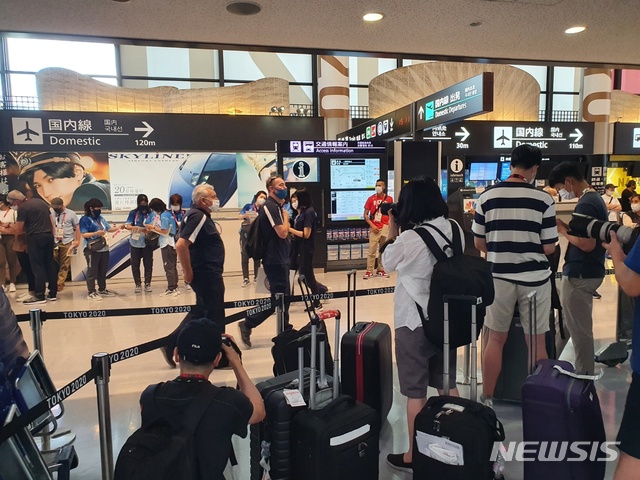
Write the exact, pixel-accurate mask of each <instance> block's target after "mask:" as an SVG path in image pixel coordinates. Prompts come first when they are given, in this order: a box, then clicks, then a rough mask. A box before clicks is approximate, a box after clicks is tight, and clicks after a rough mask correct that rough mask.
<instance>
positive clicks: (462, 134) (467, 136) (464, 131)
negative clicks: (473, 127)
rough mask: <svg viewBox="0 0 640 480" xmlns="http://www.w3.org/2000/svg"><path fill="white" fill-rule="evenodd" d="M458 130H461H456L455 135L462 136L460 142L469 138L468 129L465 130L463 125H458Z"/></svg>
mask: <svg viewBox="0 0 640 480" xmlns="http://www.w3.org/2000/svg"><path fill="white" fill-rule="evenodd" d="M460 130H462V131H461V132H456V137H462V138H461V139H460V141H461V142H464V141H465V140H466V139H467V138H469V135H471V134H470V133H469V130H467V129H466V128H464V127H460Z"/></svg>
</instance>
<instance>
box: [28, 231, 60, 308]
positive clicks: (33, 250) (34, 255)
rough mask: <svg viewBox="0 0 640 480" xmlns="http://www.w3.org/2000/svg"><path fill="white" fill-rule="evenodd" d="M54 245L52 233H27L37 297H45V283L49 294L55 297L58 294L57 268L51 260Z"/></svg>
mask: <svg viewBox="0 0 640 480" xmlns="http://www.w3.org/2000/svg"><path fill="white" fill-rule="evenodd" d="M54 246H55V243H54V241H53V234H52V233H36V234H33V235H27V251H28V252H29V262H31V271H32V272H33V277H34V280H35V285H34V289H33V290H34V292H35V296H36V297H37V298H39V299H43V298H45V295H44V291H45V287H46V284H47V283H49V295H50V296H52V297H55V296H56V295H57V294H58V268H57V264H56V263H55V261H54V260H53V247H54Z"/></svg>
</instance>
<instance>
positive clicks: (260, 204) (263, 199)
mask: <svg viewBox="0 0 640 480" xmlns="http://www.w3.org/2000/svg"><path fill="white" fill-rule="evenodd" d="M266 201H267V200H266V199H265V198H264V197H260V198H258V200H256V203H257V204H258V205H259V206H262V205H264V202H266Z"/></svg>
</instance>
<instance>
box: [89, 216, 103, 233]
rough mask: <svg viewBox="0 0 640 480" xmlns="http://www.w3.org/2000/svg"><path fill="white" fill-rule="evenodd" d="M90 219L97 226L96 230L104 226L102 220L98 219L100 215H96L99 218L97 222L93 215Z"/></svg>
mask: <svg viewBox="0 0 640 480" xmlns="http://www.w3.org/2000/svg"><path fill="white" fill-rule="evenodd" d="M91 220H93V223H95V224H96V225H97V226H98V230H102V229H103V228H104V225H102V220H100V217H98V220H100V221H99V222H98V221H96V219H95V218H93V217H91Z"/></svg>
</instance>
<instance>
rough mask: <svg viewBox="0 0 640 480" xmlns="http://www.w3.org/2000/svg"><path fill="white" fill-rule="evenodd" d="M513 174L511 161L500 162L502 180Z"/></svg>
mask: <svg viewBox="0 0 640 480" xmlns="http://www.w3.org/2000/svg"><path fill="white" fill-rule="evenodd" d="M509 175H511V162H501V163H500V181H501V182H504V181H505V180H506V179H507V178H509Z"/></svg>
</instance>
